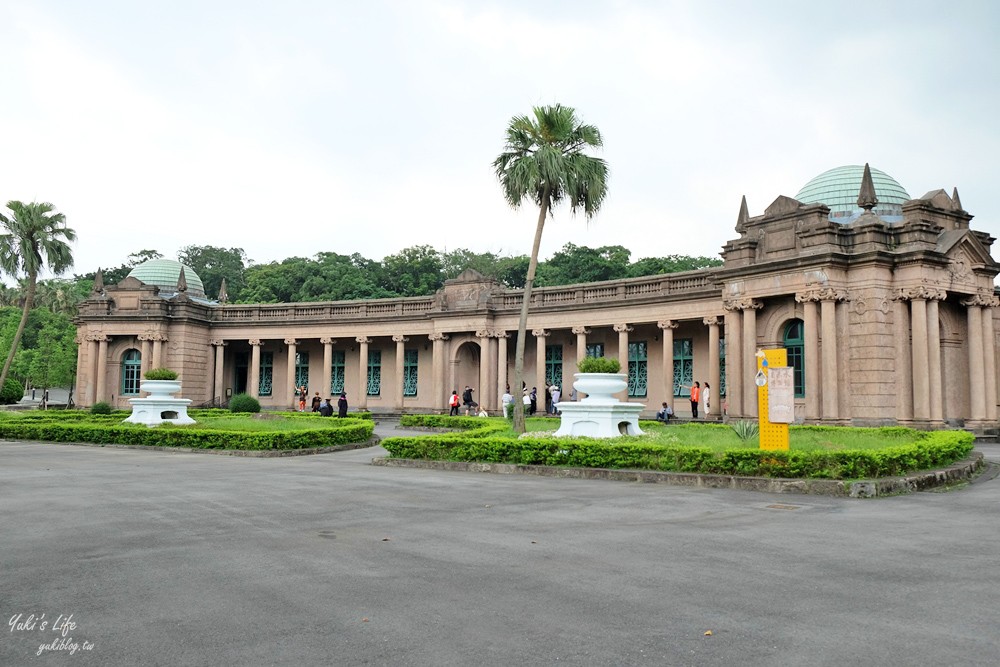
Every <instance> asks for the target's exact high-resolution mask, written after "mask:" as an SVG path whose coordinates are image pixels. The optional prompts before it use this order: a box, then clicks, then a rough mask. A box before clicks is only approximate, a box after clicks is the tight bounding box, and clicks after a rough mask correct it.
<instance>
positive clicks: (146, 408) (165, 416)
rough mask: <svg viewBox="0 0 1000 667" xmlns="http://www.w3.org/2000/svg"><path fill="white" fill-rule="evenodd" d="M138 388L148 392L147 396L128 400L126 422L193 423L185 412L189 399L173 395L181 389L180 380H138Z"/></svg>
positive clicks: (156, 423) (150, 424) (149, 423)
mask: <svg viewBox="0 0 1000 667" xmlns="http://www.w3.org/2000/svg"><path fill="white" fill-rule="evenodd" d="M139 389H141V390H142V391H145V392H149V396H146V397H144V398H130V399H129V400H128V402H129V404H130V405H131V406H132V414H131V415H129V417H128V419H126V420H125V421H126V422H129V423H132V424H145V425H146V426H157V425H159V424H194V423H195V422H194V420H193V419H191V417H189V416H188V413H187V409H188V406H189V405H191V399H190V398H174V397H173V394H176V393H179V392H180V390H181V381H180V380H140V381H139Z"/></svg>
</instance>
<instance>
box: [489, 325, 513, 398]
mask: <svg viewBox="0 0 1000 667" xmlns="http://www.w3.org/2000/svg"><path fill="white" fill-rule="evenodd" d="M493 335H495V336H496V338H497V390H496V398H497V401H498V402H497V406H498V408H499V407H500V403H499V401H500V397H501V396H503V394H504V392H505V391H507V339H508V338H510V334H509V333H507V332H506V331H494V332H493ZM513 395H514V392H513V391H512V392H511V396H513Z"/></svg>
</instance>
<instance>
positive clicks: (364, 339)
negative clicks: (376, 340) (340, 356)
mask: <svg viewBox="0 0 1000 667" xmlns="http://www.w3.org/2000/svg"><path fill="white" fill-rule="evenodd" d="M354 341H355V342H357V343H370V342H372V339H371V338H369V337H368V336H357V337H356V338H355V339H354Z"/></svg>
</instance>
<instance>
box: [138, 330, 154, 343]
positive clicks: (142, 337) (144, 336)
mask: <svg viewBox="0 0 1000 667" xmlns="http://www.w3.org/2000/svg"><path fill="white" fill-rule="evenodd" d="M136 338H137V339H138V340H140V341H147V340H156V334H154V333H151V332H149V331H147V332H145V333H141V334H139V335H138V336H136Z"/></svg>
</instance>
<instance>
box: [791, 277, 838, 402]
mask: <svg viewBox="0 0 1000 667" xmlns="http://www.w3.org/2000/svg"><path fill="white" fill-rule="evenodd" d="M795 300H796V301H798V302H799V303H801V304H802V338H803V346H802V347H803V349H802V352H803V356H804V357H805V359H804V360H803V365H804V368H803V369H802V371H803V373H804V375H805V387H803V389H805V392H806V414H805V418H806V419H808V420H810V421H814V420H818V419H819V418H820V410H819V406H820V398H821V397H822V395H823V393H824V392H823V389H824V388H823V382H822V380H823V378H821V377H820V373H819V306H818V305H817V302H818V301H819V293H818V292H817V291H816V290H812V291H809V292H804V293H802V294H796V295H795ZM829 391H835V389H834V388H833V387H830V389H829Z"/></svg>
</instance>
